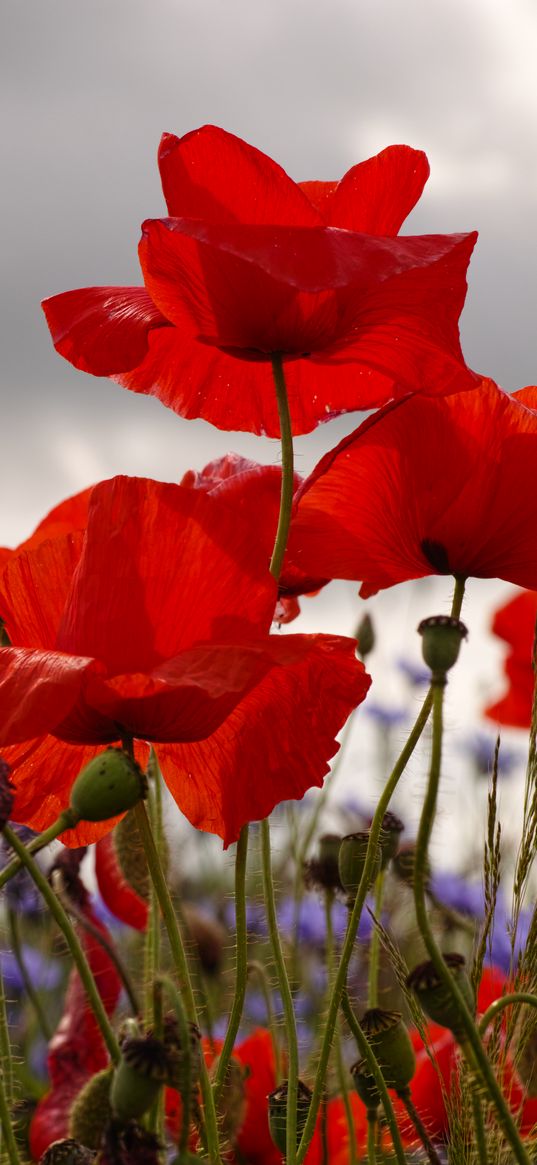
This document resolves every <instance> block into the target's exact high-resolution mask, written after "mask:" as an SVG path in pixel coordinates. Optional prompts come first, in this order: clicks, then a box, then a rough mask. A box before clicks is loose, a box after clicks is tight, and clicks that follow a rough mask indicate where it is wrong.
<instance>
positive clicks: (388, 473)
mask: <svg viewBox="0 0 537 1165" xmlns="http://www.w3.org/2000/svg"><path fill="white" fill-rule="evenodd" d="M536 462H537V388H525V389H522V390H521V391H520V392H517V393H515V394H514V395H513V396H509V394H508V393H506V392H503V391H502V390H501V389H500V388H498V387H497V385H495V384H494V383H493V382H492V381H491V380H483V381H482V382H481V386H480V387H479V388H478V389H476V390H475V391H474V392H471V393H461V394H456V395H454V396H449V397H442V398H437V399H435V400H432V399H430V398H429V399H426V398H425V397H423V396H421V397H418V396H412V397H407V398H406V399H405V400H403V401H398V402H396V403H394V404H392V405H388V406H387V407H386V408H385V409H383V410H382V411H381V412H379V413H376V414H375V415H374V416H372V417H369V418H368V419H367V420H366V421H365V422H364V424H363V425H361V426H360V428H359V429H357V430H356V431H355V432H354V433H352V434H351V436H349V437H346V438H345V439H344V440H343V441H341V443H340V444H339V445H338V446H337V448H336V449H334V450H333V451H332V452H330V453H328V454H327V455H326V457H324V458H323V459H322V461H321V462H320V463H319V465H318V466H317V468H316V469H315V470H314V471H313V473H312V474H311V476H310V477H309V478H308V479H307V480H306V481H305V482H304V485H303V487H302V490H301V491H300V492H299V494H298V499H297V504H296V513H295V517H294V519H293V524H292V528H291V536H290V539H289V547H288V555H287V559H286V567H287V563H290V564H291V565H293V566H296V567H299V568H300V569H301V570H303V571H305V572H306V573H308V572H312V573H315V572H316V573H318V574H320V575H324V576H325V577H326V578H347V579H361V580H362V588H361V591H360V594H361V595H362V596H363V597H364V598H367V597H368V596H369V595H372V594H375V592H376V591H378V590H381V589H382V588H384V587H390V586H393V585H394V584H395V583H399V582H404V581H405V580H406V579H412V578H421V577H422V576H424V575H430V574H453V575H462V576H465V577H467V576H476V577H478V578H503V579H506V580H507V581H509V582H514V583H518V584H520V585H521V586H532V585H535V586H537V539H536V537H535V531H536V529H537V493H536V491H535V488H534V479H535V465H536ZM286 567H285V568H284V574H285V569H286Z"/></svg>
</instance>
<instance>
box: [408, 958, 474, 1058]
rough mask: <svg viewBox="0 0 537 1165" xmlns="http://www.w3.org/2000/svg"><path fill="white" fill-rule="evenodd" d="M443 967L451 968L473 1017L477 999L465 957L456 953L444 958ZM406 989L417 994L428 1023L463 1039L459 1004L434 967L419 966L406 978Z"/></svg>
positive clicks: (426, 964)
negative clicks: (438, 1025)
mask: <svg viewBox="0 0 537 1165" xmlns="http://www.w3.org/2000/svg"><path fill="white" fill-rule="evenodd" d="M442 957H443V960H444V963H445V964H446V967H448V968H449V971H450V972H451V976H452V978H453V979H454V980H455V982H456V984H457V986H458V988H459V991H460V992H461V993H462V995H463V998H464V1001H465V1003H466V1005H467V1007H468V1009H469V1011H470V1013H471V1015H474V1014H475V997H474V992H473V988H472V985H471V983H470V980H469V978H468V974H467V972H466V961H465V959H464V958H463V956H462V955H458V954H455V953H451V954H446V955H443V956H442ZM407 987H409V988H410V990H411V991H413V992H414V994H415V996H416V998H417V999H419V1002H420V1003H421V1006H422V1008H423V1010H424V1012H425V1014H426V1015H428V1016H429V1019H432V1020H434V1021H435V1023H440V1024H442V1026H443V1027H447V1028H449V1030H450V1031H452V1032H453V1035H454V1036H456V1037H457V1039H460V1038H461V1037H462V1036H463V1035H464V1027H463V1023H462V1020H461V1012H460V1007H459V1004H458V1002H457V1000H456V999H455V998H454V997H453V996H452V994H451V992H450V991H449V990H448V988H447V987H446V986H445V984H444V982H443V980H442V979H441V978H440V976H439V974H438V972H437V971H436V968H435V967H434V964H433V963H431V962H427V963H420V964H419V966H418V967H414V970H413V971H411V972H410V975H409V976H408V978H407Z"/></svg>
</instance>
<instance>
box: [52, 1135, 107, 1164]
mask: <svg viewBox="0 0 537 1165" xmlns="http://www.w3.org/2000/svg"><path fill="white" fill-rule="evenodd" d="M93 1161H95V1153H94V1152H93V1151H92V1150H91V1149H86V1147H85V1146H84V1145H81V1144H80V1143H79V1142H78V1141H74V1140H73V1138H72V1137H65V1138H64V1139H63V1140H62V1141H53V1142H52V1144H51V1145H49V1147H48V1149H45V1152H44V1153H43V1154H42V1156H41V1157H40V1158H39V1163H38V1165H91V1163H92V1162H93Z"/></svg>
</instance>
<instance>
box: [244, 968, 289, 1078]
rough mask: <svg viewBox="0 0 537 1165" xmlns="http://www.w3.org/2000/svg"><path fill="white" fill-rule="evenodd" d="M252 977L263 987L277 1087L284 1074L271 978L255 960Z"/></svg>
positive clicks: (262, 992) (251, 970) (250, 971)
mask: <svg viewBox="0 0 537 1165" xmlns="http://www.w3.org/2000/svg"><path fill="white" fill-rule="evenodd" d="M252 975H257V977H258V979H259V985H260V987H261V994H262V996H263V999H264V1001H265V1007H266V1011H267V1027H268V1030H269V1032H270V1038H271V1041H272V1054H273V1056H274V1076H275V1079H276V1086H277V1085H278V1084H281V1082H282V1078H283V1072H282V1063H281V1059H282V1057H281V1053H280V1044H279V1040H278V1032H277V1029H276V1016H275V1014H274V1004H273V1002H272V992H271V988H270V982H269V977H268V975H267V972H266V970H265V967H264V966H263V964H262V963H258V962H257V960H255V959H253V960H252V961H251V962H250V963H248V977H249V978H251V976H252Z"/></svg>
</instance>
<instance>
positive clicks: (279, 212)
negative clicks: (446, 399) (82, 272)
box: [43, 126, 476, 436]
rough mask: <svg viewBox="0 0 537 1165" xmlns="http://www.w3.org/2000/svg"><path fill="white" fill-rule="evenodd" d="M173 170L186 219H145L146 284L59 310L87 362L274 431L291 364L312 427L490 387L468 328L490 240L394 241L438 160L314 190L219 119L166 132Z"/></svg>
mask: <svg viewBox="0 0 537 1165" xmlns="http://www.w3.org/2000/svg"><path fill="white" fill-rule="evenodd" d="M159 164H160V170H161V175H162V183H163V188H164V194H165V197H166V201H167V205H168V212H169V215H170V217H169V218H164V219H153V220H148V221H146V222H145V223H144V224H143V228H142V239H141V243H140V248H139V256H140V263H141V267H142V273H143V277H144V284H145V286H144V287H89V288H84V289H80V290H77V291H69V292H66V293H64V294H62V295H56V296H53V297H51V298H50V299H47V300H45V302H44V305H43V306H44V310H45V314H46V317H47V321H48V325H49V328H50V331H51V335H52V339H53V341H54V345H55V347H56V349H57V351H58V352H59V353H60V354H61V355H62V356H64V357H65V358H66V359H67V360H69V361H70V362H71V363H72V364H74V365H75V367H76V368H80V369H82V370H83V371H84V372H91V373H94V374H95V375H97V376H109V377H111V378H112V379H113V380H115V381H117V382H118V383H119V384H122V385H123V386H124V387H126V388H129V389H132V390H133V391H134V392H142V393H150V394H152V395H154V396H157V397H158V398H159V399H160V400H161V401H162V402H163V404H165V405H167V406H168V407H169V408H172V409H174V410H175V412H177V413H180V415H181V416H184V417H204V418H205V420H208V421H210V422H211V423H212V424H214V425H217V426H218V428H221V429H239V430H247V431H250V432H255V433H267V434H268V435H269V436H278V435H279V432H280V429H279V420H278V415H277V408H276V400H275V392H274V386H273V383H272V372H271V356H272V354H274V353H279V354H281V355H282V356H283V359H284V362H285V373H286V379H287V383H288V391H289V400H290V408H291V415H292V424H293V431H294V433H295V434H297V433H307V432H309V431H310V430H311V429H313V428H314V427H315V426H316V425H317V424H319V423H320V422H321V421H326V420H328V419H329V418H330V417H331V416H334V415H337V414H338V413H341V412H346V411H349V410H355V409H363V408H372V407H375V406H377V405H380V404H383V403H385V402H386V401H387V400H390V399H391V398H392V397H395V396H400V395H401V393H402V392H408V391H409V390H412V391H414V390H419V391H423V392H426V393H433V394H436V393H444V392H457V391H462V390H464V389H468V388H473V387H474V384H475V377H474V375H473V374H472V373H471V372H469V371H468V369H467V368H466V366H465V364H464V359H463V356H462V352H461V348H460V342H459V333H458V325H457V321H458V318H459V315H460V312H461V310H462V306H463V303H464V298H465V294H466V268H467V266H468V262H469V259H470V255H471V252H472V249H473V246H474V243H475V239H476V235H475V234H469V235H451V236H449V235H430V236H423V237H418V238H404V239H401V238H396V237H395V236H396V235H397V232H398V230H399V228H400V226H401V224H402V222H403V221H404V219H405V218H406V216H407V214H408V213H409V211H410V210H411V209H412V207H413V206H414V204H415V202H416V201H417V199H418V198H419V196H420V194H421V191H422V189H423V185H424V183H425V181H426V179H427V176H428V173H429V167H428V163H427V159H426V158H425V155H424V154H422V153H421V152H419V151H416V150H412V149H410V148H409V147H408V146H392V147H390V148H389V149H387V150H384V151H383V152H382V153H381V154H379V155H378V156H377V157H376V158H370V159H369V160H368V161H367V162H363V163H361V164H360V165H358V166H354V167H353V168H352V169H351V170H349V171H348V173H347V174H345V176H344V177H343V178H342V179H341V181H340V182H338V183H333V182H306V183H303V184H301V185H299V184H297V183H295V182H293V181H292V180H291V179H290V178H289V177H288V175H287V174H286V173H285V172H284V170H282V169H281V167H279V166H278V165H277V164H276V163H275V162H273V161H272V160H271V159H270V158H268V157H267V156H266V155H265V154H262V153H261V152H260V151H259V150H256V149H254V147H253V146H249V145H247V144H246V142H243V141H241V139H240V138H237V137H234V136H233V134H229V133H226V132H225V131H224V130H222V129H217V128H215V127H214V126H204V127H202V128H201V129H199V130H196V131H194V132H192V133H189V134H186V135H185V137H183V138H181V139H179V138H176V137H174V136H173V135H171V134H165V135H164V137H163V139H162V142H161V146H160V151H159Z"/></svg>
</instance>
